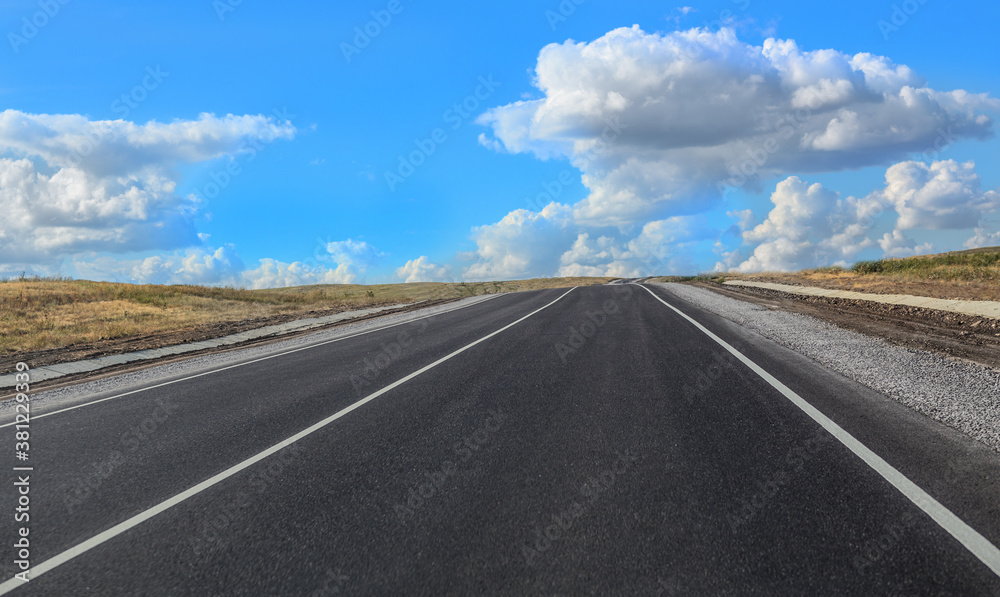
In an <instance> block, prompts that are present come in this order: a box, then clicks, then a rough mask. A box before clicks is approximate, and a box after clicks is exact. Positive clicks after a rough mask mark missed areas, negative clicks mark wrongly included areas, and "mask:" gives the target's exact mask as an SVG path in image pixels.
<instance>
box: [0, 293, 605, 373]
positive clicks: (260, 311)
mask: <svg viewBox="0 0 1000 597" xmlns="http://www.w3.org/2000/svg"><path fill="white" fill-rule="evenodd" d="M610 280H612V278H543V279H535V280H521V281H514V282H469V283H447V284H437V283H418V284H381V285H374V286H362V285H318V286H301V287H297V288H283V289H274V290H243V289H236V288H214V287H206V286H159V285H135V284H117V283H111V282H90V281H87V280H64V279H44V278H43V279H38V278H15V279H11V280H5V281H0V358H2V357H10V356H11V355H16V354H19V353H28V352H36V353H37V352H39V351H45V350H52V349H61V348H65V347H71V346H74V345H81V344H94V343H100V344H103V345H107V344H108V343H114V342H117V341H127V340H129V339H134V338H140V337H153V338H155V337H156V336H157V335H164V336H166V335H168V334H171V333H174V332H177V331H179V330H186V329H201V330H203V331H204V330H205V329H207V328H209V327H211V328H212V329H214V330H219V332H218V333H217V334H215V335H224V334H225V333H227V332H226V326H225V325H224V324H228V323H232V322H240V323H241V324H243V325H241V326H240V327H241V329H246V328H248V327H257V326H255V325H252V324H251V325H249V326H248V325H245V324H246V322H248V321H254V322H257V321H259V322H260V325H261V326H263V325H267V324H269V323H273V322H274V321H275V319H276V318H281V319H293V318H295V317H296V316H299V315H301V316H302V317H316V316H320V315H326V314H330V313H337V312H340V311H348V310H352V309H361V308H365V307H372V306H378V305H392V304H401V303H415V302H419V301H426V300H442V299H456V298H462V297H467V296H477V295H482V294H495V293H503V292H518V291H524V290H539V289H545V288H566V287H571V286H589V285H594V284H605V283H607V282H609V281H610ZM209 335H211V333H209ZM174 336H176V334H174ZM168 343H170V342H169V341H168V340H166V339H165V340H164V343H163V345H166V344H168ZM155 344H157V343H156V342H155V341H154V342H151V343H150V345H155ZM112 352H114V351H113V350H112Z"/></svg>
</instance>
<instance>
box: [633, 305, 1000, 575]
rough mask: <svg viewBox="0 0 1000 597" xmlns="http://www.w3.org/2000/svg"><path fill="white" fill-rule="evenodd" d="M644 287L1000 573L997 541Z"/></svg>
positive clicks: (701, 326) (994, 571)
mask: <svg viewBox="0 0 1000 597" xmlns="http://www.w3.org/2000/svg"><path fill="white" fill-rule="evenodd" d="M642 288H645V289H646V291H647V292H649V294H651V295H653V297H654V298H655V299H656V300H658V301H660V302H661V303H663V304H664V305H666V306H667V307H669V308H670V309H672V310H673V311H674V312H676V313H677V314H678V315H680V316H681V317H683V318H684V319H686V320H687V321H689V322H690V323H691V324H692V325H694V326H695V327H696V328H698V329H699V330H701V331H702V332H703V333H704V334H705V335H707V336H708V337H709V338H711V339H712V340H715V342H717V343H718V344H719V345H720V346H722V347H723V348H725V349H726V350H727V351H729V352H730V353H731V354H732V355H733V356H734V357H736V358H737V359H739V360H740V362H742V363H743V364H744V365H746V366H747V367H749V368H750V369H751V370H752V371H753V372H754V373H756V374H757V375H759V376H760V377H761V378H763V379H764V381H766V382H767V383H769V384H771V386H773V387H774V389H776V390H778V391H779V392H781V393H782V394H783V395H784V396H785V398H788V400H790V401H791V402H792V404H794V405H795V406H797V407H799V408H800V409H801V410H802V411H803V412H805V413H806V414H807V415H809V416H810V417H811V418H812V420H814V421H816V422H817V423H819V424H820V426H821V427H823V429H826V430H827V431H829V432H830V434H831V435H833V436H834V437H835V438H837V440H839V441H840V443H842V444H844V445H845V446H847V448H848V449H849V450H850V451H852V452H854V453H855V454H856V455H857V456H858V457H859V458H861V460H863V461H865V464H867V465H868V466H870V467H871V468H872V469H873V470H874V471H875V472H877V473H878V474H880V475H882V478H883V479H885V480H886V481H888V482H889V483H891V484H892V486H893V487H895V488H896V489H898V490H899V492H900V493H902V494H903V495H904V496H906V498H907V499H909V500H910V501H911V502H913V503H914V504H916V506H917V507H918V508H920V509H921V510H923V511H924V513H926V514H927V515H928V516H930V517H931V518H932V519H933V520H934V522H936V523H938V525H940V526H941V528H943V529H944V530H945V531H947V532H948V533H949V534H950V535H951V536H952V537H954V538H955V539H957V540H958V542H959V543H961V544H962V545H963V546H965V548H966V549H968V550H969V551H970V552H972V555H974V556H976V557H977V558H979V561H981V562H982V563H984V564H986V566H987V567H988V568H989V569H990V570H992V571H993V573H994V574H996V575H997V576H1000V549H997V547H996V546H995V545H993V544H992V543H990V542H989V541H988V540H987V539H986V538H985V537H983V536H982V535H980V534H979V532H978V531H976V530H975V529H974V528H972V527H970V526H969V525H968V524H966V523H965V521H963V520H962V519H961V518H959V517H958V516H955V514H954V513H952V511H951V510H949V509H947V508H945V507H944V506H942V505H941V503H940V502H938V501H937V500H935V499H934V498H933V497H931V496H930V494H928V493H927V492H926V491H924V490H923V489H921V488H920V487H919V486H918V485H917V484H916V483H914V482H913V481H910V480H909V479H908V478H907V477H906V476H905V475H903V473H901V472H899V471H898V470H896V468H895V467H893V466H892V465H891V464H889V463H888V462H886V461H885V460H883V459H882V457H881V456H879V455H878V454H876V453H875V452H873V451H872V450H871V449H869V448H868V447H867V446H865V445H864V444H863V443H861V442H860V441H858V440H857V439H856V438H855V437H854V436H853V435H851V434H850V433H848V432H847V431H845V430H844V429H843V428H842V427H841V426H840V425H837V424H836V423H834V422H833V421H832V420H830V418H829V417H827V416H826V415H824V414H823V413H821V412H820V411H819V410H817V409H816V408H815V407H814V406H813V405H811V404H809V403H808V402H806V401H805V400H804V399H803V398H802V397H801V396H799V395H798V394H796V393H795V392H793V391H792V390H791V389H789V388H788V386H786V385H785V384H783V383H781V382H780V381H778V380H777V379H775V378H774V376H772V375H771V374H770V373H768V372H767V371H765V370H764V369H762V368H761V367H760V366H759V365H757V363H754V362H753V361H751V360H750V359H749V358H747V357H746V356H744V355H743V353H741V352H739V351H738V350H736V349H735V348H733V347H732V346H730V345H729V343H728V342H726V341H725V340H723V339H722V338H720V337H718V336H716V335H715V334H713V333H712V332H711V331H710V330H709V329H708V328H706V327H705V326H703V325H701V324H700V323H698V322H697V321H695V320H694V319H692V318H691V317H689V316H687V315H686V314H684V313H683V312H681V311H680V310H679V309H678V308H677V307H674V306H673V305H671V304H670V303H668V302H667V301H665V300H663V299H662V298H660V297H659V296H657V295H656V293H654V292H653V291H652V290H650V289H649V288H647V287H645V286H642Z"/></svg>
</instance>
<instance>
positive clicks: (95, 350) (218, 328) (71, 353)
mask: <svg viewBox="0 0 1000 597" xmlns="http://www.w3.org/2000/svg"><path fill="white" fill-rule="evenodd" d="M455 300H458V299H440V300H430V301H422V302H419V303H414V304H412V305H407V306H405V307H401V308H399V309H393V310H392V311H385V312H382V313H378V314H375V315H369V316H365V317H358V318H354V319H349V320H346V321H340V322H337V323H332V324H330V325H326V326H322V327H318V328H313V329H311V330H307V331H305V332H293V333H290V334H282V335H280V336H273V337H268V338H258V339H256V340H250V341H247V342H243V343H240V344H233V345H230V346H225V347H220V348H217V349H206V350H202V351H197V352H191V353H185V354H184V355H178V358H187V357H189V356H192V355H200V354H205V353H208V352H221V351H225V350H230V349H232V348H242V347H246V346H252V345H256V344H266V343H268V342H274V341H276V340H284V339H287V338H292V337H295V336H299V335H302V334H306V333H312V332H315V331H317V330H321V329H327V328H332V327H338V326H341V325H345V324H348V323H353V322H356V321H362V320H365V319H372V318H375V317H382V316H383V315H389V314H392V313H405V312H407V311H414V310H416V309H423V308H426V307H432V306H434V305H441V304H444V303H450V302H452V301H455ZM389 304H392V303H384V304H377V303H376V304H373V305H370V306H369V307H367V308H372V307H380V306H386V305H389ZM342 312H343V309H329V310H318V311H308V312H304V313H295V314H285V315H275V316H273V317H261V318H257V319H248V320H244V321H234V322H229V323H220V324H212V325H201V326H196V327H191V328H186V329H181V330H175V331H170V332H163V333H159V334H153V335H150V336H143V337H141V338H117V339H110V340H102V341H99V342H88V343H86V344H75V345H72V346H65V347H62V348H55V349H49V350H40V351H35V352H27V353H24V352H22V353H17V354H12V355H6V356H2V357H0V374H8V373H13V372H14V367H15V366H16V364H17V363H19V362H24V363H28V365H29V366H31V367H32V368H35V367H44V366H46V365H55V364H58V363H71V362H74V361H83V360H87V359H93V358H97V357H103V356H108V355H116V354H125V353H128V352H136V351H139V350H146V349H148V348H163V347H166V346H176V345H178V344H189V343H191V342H199V341H201V340H211V339H212V338H220V337H222V336H229V335H232V334H238V333H240V332H244V331H247V330H253V329H257V328H262V327H265V326H269V325H275V324H279V323H286V322H289V321H296V320H299V319H311V318H314V317H323V316H325V315H334V314H336V313H342ZM134 368H135V365H134V364H126V365H122V366H120V367H115V368H110V369H102V370H101V373H102V374H104V373H106V372H108V371H118V370H122V369H134ZM73 377H74V378H76V377H77V376H73ZM67 379H70V378H69V377H66V378H60V379H59V380H58V381H59V382H62V381H64V380H67ZM54 381H55V380H54ZM39 385H43V384H39Z"/></svg>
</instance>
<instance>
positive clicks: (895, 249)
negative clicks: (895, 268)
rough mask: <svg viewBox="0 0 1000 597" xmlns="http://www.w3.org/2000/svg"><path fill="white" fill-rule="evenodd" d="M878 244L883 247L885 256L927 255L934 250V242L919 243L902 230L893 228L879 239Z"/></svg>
mask: <svg viewBox="0 0 1000 597" xmlns="http://www.w3.org/2000/svg"><path fill="white" fill-rule="evenodd" d="M878 246H879V247H881V248H882V255H883V256H885V257H913V256H914V255H927V254H928V253H932V252H934V245H933V244H931V243H923V244H920V245H918V244H917V243H916V242H915V241H913V240H911V239H910V238H909V237H907V236H906V234H904V233H903V232H902V231H901V230H893V231H892V232H886V233H885V234H883V235H882V238H880V239H879V241H878Z"/></svg>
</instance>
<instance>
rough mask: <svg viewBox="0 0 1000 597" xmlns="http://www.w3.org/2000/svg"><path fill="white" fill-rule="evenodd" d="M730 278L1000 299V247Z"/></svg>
mask: <svg viewBox="0 0 1000 597" xmlns="http://www.w3.org/2000/svg"><path fill="white" fill-rule="evenodd" d="M726 278H727V279H730V280H756V281H761V282H776V283H779V284H798V285H802V286H817V287H820V288H831V289H836V290H854V291H857V292H871V293H875V294H912V295H917V296H928V297H933V298H944V299H964V300H980V301H997V300H1000V247H988V248H983V249H973V250H970V251H956V252H953V253H941V254H937V255H924V256H919V257H907V258H905V259H881V260H878V261H862V262H859V263H856V264H855V265H854V267H852V268H851V269H850V270H845V269H843V268H839V267H825V268H819V269H813V270H804V271H801V272H795V273H761V274H727V275H726Z"/></svg>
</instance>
